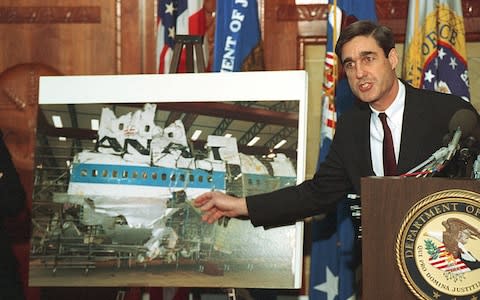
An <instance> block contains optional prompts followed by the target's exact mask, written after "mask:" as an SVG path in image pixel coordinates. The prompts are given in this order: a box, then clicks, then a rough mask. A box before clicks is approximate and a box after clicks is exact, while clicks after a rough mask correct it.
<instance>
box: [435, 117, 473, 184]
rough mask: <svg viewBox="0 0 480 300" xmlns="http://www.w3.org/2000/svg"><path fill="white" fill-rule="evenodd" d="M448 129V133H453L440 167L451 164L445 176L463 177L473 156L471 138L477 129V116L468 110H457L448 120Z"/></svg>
mask: <svg viewBox="0 0 480 300" xmlns="http://www.w3.org/2000/svg"><path fill="white" fill-rule="evenodd" d="M448 128H449V130H450V132H452V131H455V132H454V134H453V137H452V139H451V141H450V143H449V144H448V146H447V148H448V154H447V155H446V157H445V160H444V161H443V162H442V163H441V165H442V168H443V167H445V165H446V163H447V162H451V163H450V166H449V167H448V170H446V174H448V175H449V176H450V177H464V176H465V175H466V173H467V172H466V169H467V165H468V164H469V161H470V160H471V158H472V157H473V156H474V153H473V145H474V144H475V142H476V138H475V137H472V133H473V132H474V131H475V129H476V128H478V116H477V114H476V113H475V112H474V111H472V110H469V109H461V110H458V111H457V112H455V114H454V115H453V116H452V118H451V119H450V122H449V126H448ZM457 153H458V154H457Z"/></svg>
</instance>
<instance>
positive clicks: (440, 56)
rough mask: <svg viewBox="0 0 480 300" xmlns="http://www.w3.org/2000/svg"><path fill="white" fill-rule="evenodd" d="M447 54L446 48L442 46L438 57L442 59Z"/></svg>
mask: <svg viewBox="0 0 480 300" xmlns="http://www.w3.org/2000/svg"><path fill="white" fill-rule="evenodd" d="M445 55H447V53H446V52H445V50H443V48H440V50H438V57H439V58H440V59H443V57H444V56H445Z"/></svg>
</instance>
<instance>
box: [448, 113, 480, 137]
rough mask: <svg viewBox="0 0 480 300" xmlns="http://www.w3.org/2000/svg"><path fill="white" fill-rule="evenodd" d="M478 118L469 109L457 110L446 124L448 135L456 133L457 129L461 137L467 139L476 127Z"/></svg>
mask: <svg viewBox="0 0 480 300" xmlns="http://www.w3.org/2000/svg"><path fill="white" fill-rule="evenodd" d="M477 123H478V118H477V114H476V113H475V112H473V111H472V110H470V109H460V110H457V111H456V112H455V113H454V114H453V116H452V118H451V119H450V122H449V123H448V129H449V131H450V133H452V132H454V131H456V130H457V129H458V128H460V130H461V131H462V136H463V137H468V136H470V134H471V133H472V132H474V129H475V128H476V127H477V125H478V124H477Z"/></svg>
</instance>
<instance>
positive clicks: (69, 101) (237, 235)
mask: <svg viewBox="0 0 480 300" xmlns="http://www.w3.org/2000/svg"><path fill="white" fill-rule="evenodd" d="M306 90H307V86H306V74H305V73H304V72H303V71H285V72H243V73H232V74H219V73H208V74H182V75H181V76H179V75H178V74H170V75H116V76H58V77H56V76H54V77H41V79H40V93H39V94H40V99H39V117H38V126H37V145H36V153H35V157H36V173H35V187H34V195H33V199H32V226H33V227H32V239H31V251H30V270H29V284H30V285H31V286H177V287H181V286H185V287H227V288H228V287H249V288H299V287H300V285H301V282H300V280H301V264H302V243H303V224H302V223H301V222H298V223H296V224H292V225H290V226H283V227H278V228H268V229H265V228H262V227H259V228H254V227H253V226H252V225H251V223H250V222H249V221H248V220H239V219H222V220H221V221H220V222H218V223H216V224H207V223H205V222H202V220H201V212H200V211H199V210H198V209H197V208H195V207H194V206H193V205H192V204H191V202H192V200H193V199H194V198H195V197H196V196H198V195H200V194H202V193H204V192H206V191H220V192H224V193H230V194H233V195H236V196H248V195H253V194H258V193H263V192H268V191H272V190H276V189H279V188H281V187H285V186H290V185H295V184H296V183H298V182H300V181H302V180H303V173H304V161H305V157H304V155H305V122H306V120H305V117H306V116H305V114H306V94H305V93H306Z"/></svg>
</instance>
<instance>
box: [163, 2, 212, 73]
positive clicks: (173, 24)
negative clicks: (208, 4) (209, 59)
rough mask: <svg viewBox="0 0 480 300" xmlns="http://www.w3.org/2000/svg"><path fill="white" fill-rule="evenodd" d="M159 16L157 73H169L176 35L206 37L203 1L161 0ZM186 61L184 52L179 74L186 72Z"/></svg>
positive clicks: (183, 52)
mask: <svg viewBox="0 0 480 300" xmlns="http://www.w3.org/2000/svg"><path fill="white" fill-rule="evenodd" d="M157 16H158V17H157V47H156V48H157V72H158V73H169V70H170V62H171V60H172V56H173V47H174V45H175V35H177V34H182V35H202V36H203V35H205V32H206V25H205V24H206V21H205V10H204V6H203V0H159V1H158V6H157ZM205 40H206V39H205ZM204 49H205V46H204ZM204 52H205V51H204ZM205 60H206V59H205ZM185 61H186V60H185V51H182V55H181V57H180V63H179V68H178V72H180V73H182V72H185V69H186V67H185Z"/></svg>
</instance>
